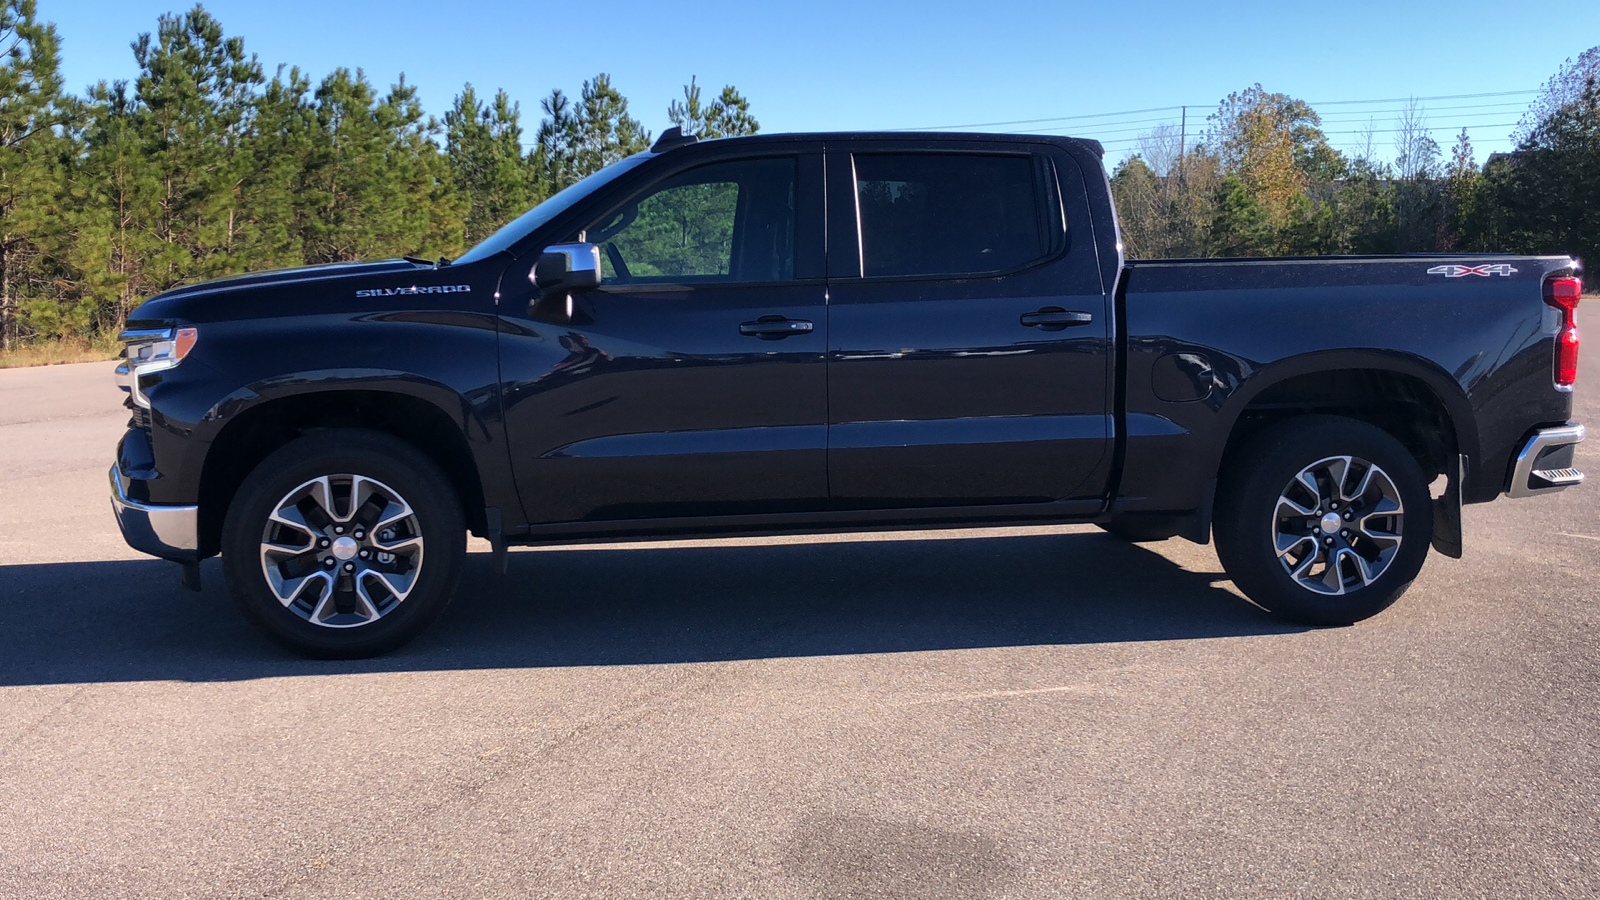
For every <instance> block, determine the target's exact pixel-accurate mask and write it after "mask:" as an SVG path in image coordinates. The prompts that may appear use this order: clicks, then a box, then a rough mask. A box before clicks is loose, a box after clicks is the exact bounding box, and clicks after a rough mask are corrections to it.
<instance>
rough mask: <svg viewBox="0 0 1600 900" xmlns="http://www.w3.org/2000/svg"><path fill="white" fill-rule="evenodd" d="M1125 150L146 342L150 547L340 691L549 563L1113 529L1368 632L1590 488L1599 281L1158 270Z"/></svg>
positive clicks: (885, 187)
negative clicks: (1131, 244) (1495, 508)
mask: <svg viewBox="0 0 1600 900" xmlns="http://www.w3.org/2000/svg"><path fill="white" fill-rule="evenodd" d="M1102 155H1103V154H1102V151H1101V148H1100V146H1099V144H1097V143H1096V142H1094V141H1089V140H1078V139H1072V138H1064V137H1050V136H1037V135H993V134H871V133H849V134H795V135H761V136H754V137H742V138H732V139H723V140H710V141H695V140H694V139H693V138H692V137H689V136H685V135H682V134H680V133H679V132H678V131H677V130H676V129H672V130H669V131H668V132H667V133H666V134H665V135H663V137H662V139H661V140H660V141H658V142H657V143H656V144H655V146H654V147H652V148H651V150H650V151H649V152H645V153H640V154H638V155H636V156H632V157H629V158H627V159H624V160H622V161H620V162H618V163H616V164H614V165H612V166H610V167H609V168H606V169H604V170H602V171H600V172H598V173H596V174H594V175H592V176H590V177H588V178H587V179H585V180H583V181H581V182H579V183H578V184H576V185H574V186H572V187H570V188H567V189H566V190H564V191H562V192H560V193H558V194H556V195H555V196H553V197H551V198H550V199H549V200H547V201H545V202H544V203H542V204H540V205H539V206H538V207H537V208H535V209H533V210H532V211H530V212H528V213H527V214H525V215H523V216H522V217H521V218H518V219H517V220H515V221H513V222H511V223H510V224H508V225H507V226H505V228H503V229H501V230H500V231H499V232H497V233H495V234H494V235H492V236H491V237H489V238H487V239H486V240H484V241H483V242H482V243H481V244H479V245H478V246H476V247H474V248H473V249H471V250H470V251H468V252H467V253H466V254H465V255H464V256H462V257H461V258H459V259H456V260H454V261H448V260H437V261H433V260H420V259H412V258H407V259H401V260H392V261H386V262H373V263H366V264H358V263H351V264H339V265H327V266H319V267H314V268H303V269H296V270H292V271H283V272H267V273H258V274H249V275H242V276H238V277H234V278H227V279H223V280H220V281H212V282H208V283H204V284H197V285H193V286H186V287H181V288H179V289H176V290H172V291H169V292H166V293H164V294H161V295H159V296H156V297H153V298H151V299H150V300H148V301H147V302H146V303H144V304H143V305H142V306H139V307H138V309H137V311H136V312H135V313H134V315H133V318H132V319H131V320H130V321H129V322H128V329H127V331H126V332H125V333H124V334H123V335H122V340H123V342H124V343H125V345H126V349H125V359H124V360H123V361H122V363H121V365H120V366H119V367H118V369H117V373H118V376H117V377H118V381H119V383H120V384H121V385H122V387H123V388H125V389H126V391H127V405H128V407H129V408H130V409H131V410H132V413H133V417H132V420H131V422H130V423H129V428H128V432H127V434H126V435H125V436H124V437H123V438H122V440H121V442H120V444H119V445H118V447H117V459H116V465H115V466H114V467H113V468H112V469H111V472H110V476H111V498H112V504H113V507H114V509H115V512H116V516H117V519H118V522H119V524H120V526H121V529H122V533H123V535H124V537H125V538H126V540H127V541H128V543H129V544H131V545H132V546H133V547H134V548H136V549H138V550H141V551H144V552H146V553H149V554H153V555H155V556H158V557H163V558H166V559H170V560H174V561H177V562H179V563H181V564H182V565H183V567H184V569H183V574H184V579H183V580H184V582H185V583H186V584H188V585H189V586H191V587H195V588H198V583H199V569H198V563H199V561H200V560H202V559H204V558H206V557H209V556H213V555H217V554H220V555H221V556H222V571H223V575H224V577H225V578H226V581H227V585H228V589H229V592H230V593H231V594H232V596H233V597H234V598H235V599H236V601H237V603H238V604H239V605H240V607H241V608H242V610H243V612H244V614H245V615H246V616H247V617H248V618H249V619H251V620H252V621H254V622H255V623H256V624H257V625H259V626H260V627H261V628H263V629H264V630H265V631H266V632H267V633H268V634H270V635H271V636H272V637H274V638H276V639H277V640H278V641H280V642H282V643H283V644H285V645H287V646H288V647H289V648H291V649H293V650H295V651H298V652H300V653H303V654H308V655H314V656H324V657H353V656H363V655H370V654H375V653H381V652H384V651H387V650H389V649H391V648H394V647H396V646H398V645H399V644H400V643H401V642H403V641H405V640H407V639H409V638H410V637H412V636H414V635H415V634H417V633H418V632H419V631H420V630H421V629H423V628H424V626H425V625H427V624H428V622H430V621H431V620H432V619H434V618H435V617H436V616H437V615H438V614H439V613H440V611H441V610H442V609H443V608H444V607H445V605H446V604H447V603H448V601H449V599H450V597H451V595H452V593H453V592H454V591H455V589H456V584H457V581H458V578H459V576H460V573H461V570H462V565H463V559H464V557H465V555H466V535H467V534H468V533H469V532H470V533H472V534H475V535H478V536H480V537H482V538H485V539H487V540H488V542H489V543H490V545H491V547H492V549H493V555H492V559H493V560H494V561H495V563H496V564H498V565H499V566H501V567H502V569H503V566H504V561H505V548H506V546H507V545H510V544H530V543H551V542H572V541H596V540H626V539H661V538H663V537H669V536H683V537H689V536H693V537H704V536H710V535H736V534H737V535H751V534H774V533H799V532H826V531H845V530H866V529H919V528H928V527H934V526H937V527H940V528H949V527H961V526H995V525H1004V524H1023V523H1093V524H1096V525H1099V526H1100V527H1102V528H1104V529H1105V530H1106V531H1108V532H1110V533H1111V534H1113V535H1117V536H1120V537H1122V538H1126V539H1128V540H1135V541H1142V540H1158V539H1164V538H1168V537H1171V536H1182V537H1184V538H1187V539H1189V540H1191V541H1198V542H1202V543H1204V542H1207V541H1208V540H1210V539H1211V538H1212V537H1213V536H1214V537H1215V539H1216V550H1217V554H1218V556H1219V557H1220V559H1221V561H1222V563H1223V565H1224V566H1225V568H1226V570H1227V572H1228V574H1229V576H1230V577H1231V578H1232V579H1233V581H1234V583H1235V584H1236V585H1237V586H1238V587H1239V588H1240V589H1241V590H1242V591H1243V592H1244V594H1246V595H1247V596H1248V597H1249V598H1250V599H1251V600H1253V601H1254V602H1255V603H1257V604H1259V605H1260V606H1261V607H1263V608H1265V609H1266V610H1269V611H1271V612H1273V613H1276V614H1279V615H1282V616H1286V617H1288V618H1291V619H1294V620H1296V621H1299V622H1303V623H1311V624H1318V625H1332V624H1348V623H1353V622H1356V621H1358V620H1361V619H1364V618H1366V617H1369V616H1372V615H1374V614H1376V613H1378V612H1379V611H1381V610H1383V609H1384V608H1386V607H1388V606H1389V605H1390V604H1391V603H1393V602H1394V601H1395V600H1396V599H1397V598H1398V597H1399V596H1400V595H1401V593H1402V592H1403V591H1404V590H1405V589H1406V587H1407V585H1408V584H1409V583H1410V582H1411V581H1412V580H1413V578H1414V577H1415V576H1416V575H1417V573H1418V571H1419V570H1420V568H1421V567H1422V564H1423V560H1424V558H1425V557H1426V556H1427V553H1428V550H1429V548H1430V547H1432V548H1433V549H1435V550H1437V551H1439V552H1440V553H1443V554H1444V555H1447V556H1452V557H1459V556H1461V553H1462V524H1461V507H1462V505H1463V504H1466V503H1484V502H1487V501H1490V500H1494V499H1495V498H1497V497H1499V496H1501V495H1506V496H1509V497H1524V496H1531V495H1537V494H1543V493H1547V492H1552V491H1559V490H1562V489H1565V488H1569V487H1572V486H1573V485H1576V484H1578V483H1579V482H1580V481H1582V479H1583V475H1582V473H1580V472H1578V471H1576V470H1575V469H1574V468H1573V462H1572V457H1573V447H1574V445H1575V444H1576V443H1577V442H1579V441H1581V440H1583V436H1584V429H1583V426H1582V425H1580V424H1577V423H1574V422H1572V421H1570V418H1571V414H1572V389H1573V382H1574V380H1575V377H1576V371H1577V370H1576V365H1577V353H1578V345H1579V336H1578V330H1577V326H1576V324H1575V323H1574V313H1575V311H1576V307H1577V305H1578V298H1579V296H1580V295H1581V293H1582V284H1581V281H1580V277H1581V269H1580V263H1579V261H1578V260H1575V259H1572V258H1570V257H1565V256H1531V257H1530V256H1516V257H1513V256H1476V255H1474V256H1455V255H1452V256H1387V257H1330V258H1315V259H1312V258H1297V259H1210V260H1162V261H1152V262H1128V261H1126V260H1124V258H1123V250H1122V244H1121V242H1120V240H1119V236H1118V226H1117V215H1116V210H1115V207H1114V206H1113V202H1112V196H1111V192H1110V187H1109V183H1108V181H1107V178H1106V173H1105V168H1104V166H1103V163H1102Z"/></svg>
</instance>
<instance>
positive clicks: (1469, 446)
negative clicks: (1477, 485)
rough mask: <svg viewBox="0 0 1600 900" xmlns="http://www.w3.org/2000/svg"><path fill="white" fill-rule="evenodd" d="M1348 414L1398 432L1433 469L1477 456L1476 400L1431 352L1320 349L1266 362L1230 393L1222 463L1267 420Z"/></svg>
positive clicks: (1441, 469)
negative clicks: (1462, 457)
mask: <svg viewBox="0 0 1600 900" xmlns="http://www.w3.org/2000/svg"><path fill="white" fill-rule="evenodd" d="M1313 413H1323V414H1334V415H1344V416H1347V417H1349V418H1353V419H1358V420H1361V421H1364V422H1369V423H1371V424H1373V425H1376V426H1377V427H1379V428H1382V429H1383V430H1385V431H1387V432H1389V433H1390V434H1392V435H1394V436H1395V437H1396V438H1397V439H1399V440H1400V441H1401V443H1403V444H1405V445H1406V447H1407V448H1408V449H1410V450H1411V451H1412V453H1413V454H1415V455H1416V456H1417V458H1418V460H1419V461H1420V462H1421V463H1422V464H1423V466H1424V468H1425V469H1426V470H1428V471H1430V472H1431V473H1433V474H1438V473H1441V472H1443V473H1448V474H1451V475H1452V476H1453V475H1454V468H1453V464H1454V460H1455V457H1456V455H1457V454H1462V455H1465V456H1467V457H1468V458H1469V459H1472V460H1476V459H1477V458H1478V434H1477V430H1476V428H1475V427H1474V422H1475V417H1474V415H1473V411H1472V406H1471V404H1470V403H1469V402H1468V400H1467V396H1466V394H1465V393H1464V392H1463V391H1462V390H1461V387H1460V386H1459V385H1458V384H1457V383H1456V382H1455V380H1454V379H1453V378H1451V377H1450V376H1449V374H1448V373H1446V372H1445V371H1444V370H1443V369H1440V368H1439V367H1438V366H1437V365H1435V364H1434V363H1432V362H1429V361H1428V360H1425V359H1421V358H1418V357H1411V356H1397V355H1395V354H1385V353H1376V352H1374V353H1359V352H1357V353H1351V352H1349V351H1343V352H1338V353H1315V354H1306V355H1304V356H1297V357H1293V358H1291V359H1286V360H1283V361H1281V362H1279V363H1276V364H1274V365H1272V366H1270V367H1268V368H1266V369H1263V370H1261V371H1260V372H1259V373H1258V374H1257V375H1256V376H1255V377H1253V378H1251V379H1249V380H1248V381H1246V382H1245V384H1244V385H1242V386H1241V388H1240V389H1239V390H1237V391H1235V392H1234V393H1233V395H1232V396H1231V397H1229V398H1228V403H1227V405H1226V406H1225V407H1224V417H1225V420H1226V421H1227V422H1228V426H1227V439H1226V441H1225V442H1224V446H1223V448H1222V454H1221V457H1220V462H1221V465H1223V466H1226V465H1227V462H1228V459H1229V457H1230V456H1232V455H1233V454H1235V453H1236V452H1237V451H1238V449H1239V448H1240V447H1242V446H1243V445H1244V444H1245V443H1247V442H1248V441H1249V440H1250V439H1251V438H1252V437H1253V436H1254V435H1255V434H1257V433H1259V432H1260V431H1261V430H1262V429H1263V428H1265V427H1267V426H1269V425H1271V424H1273V423H1274V422H1278V421H1282V420H1283V419H1285V418H1289V417H1292V416H1296V415H1307V414H1313Z"/></svg>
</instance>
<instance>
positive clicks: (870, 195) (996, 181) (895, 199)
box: [855, 154, 1053, 276]
mask: <svg viewBox="0 0 1600 900" xmlns="http://www.w3.org/2000/svg"><path fill="white" fill-rule="evenodd" d="M1034 173H1035V162H1034V158H1033V157H1031V156H1024V155H1018V156H998V155H978V154H920V155H918V154H861V155H857V156H856V157H855V174H856V197H857V203H858V207H857V208H858V210H859V215H860V224H861V255H862V274H864V275H867V276H874V275H878V276H886V275H887V276H893V275H898V276H907V275H952V276H955V275H975V274H983V273H992V272H1005V271H1009V270H1012V269H1016V268H1019V267H1021V266H1023V265H1026V264H1027V263H1030V262H1032V261H1034V260H1037V259H1039V258H1040V257H1043V256H1045V255H1046V254H1047V253H1049V250H1050V244H1051V241H1052V238H1053V235H1052V234H1051V230H1050V229H1049V228H1048V227H1047V219H1046V217H1045V216H1044V215H1043V204H1041V203H1040V202H1039V193H1040V192H1039V190H1038V188H1037V186H1036V185H1037V184H1038V182H1037V180H1036V178H1035V174H1034Z"/></svg>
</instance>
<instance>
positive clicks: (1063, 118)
mask: <svg viewBox="0 0 1600 900" xmlns="http://www.w3.org/2000/svg"><path fill="white" fill-rule="evenodd" d="M1182 108H1183V107H1181V106H1152V107H1150V108H1149V109H1124V110H1121V111H1120V112H1107V113H1089V114H1087V115H1081V116H1050V117H1049V118H1044V119H1013V120H1011V121H1009V122H969V123H967V124H965V125H919V126H917V127H916V128H899V129H896V130H897V131H955V130H957V129H960V128H998V127H999V126H1001V125H1037V124H1039V123H1040V122H1071V121H1076V120H1079V119H1107V118H1110V117H1112V116H1134V115H1139V114H1141V113H1152V112H1170V111H1172V110H1175V109H1182Z"/></svg>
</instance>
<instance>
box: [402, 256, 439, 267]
mask: <svg viewBox="0 0 1600 900" xmlns="http://www.w3.org/2000/svg"><path fill="white" fill-rule="evenodd" d="M400 258H401V259H403V260H405V261H406V262H408V263H416V264H417V265H419V266H433V267H434V268H435V269H442V268H444V267H445V266H448V265H450V262H451V260H449V259H447V258H446V257H443V256H441V257H439V258H438V259H423V258H422V257H420V256H402V257H400Z"/></svg>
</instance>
